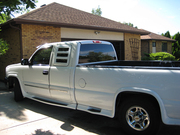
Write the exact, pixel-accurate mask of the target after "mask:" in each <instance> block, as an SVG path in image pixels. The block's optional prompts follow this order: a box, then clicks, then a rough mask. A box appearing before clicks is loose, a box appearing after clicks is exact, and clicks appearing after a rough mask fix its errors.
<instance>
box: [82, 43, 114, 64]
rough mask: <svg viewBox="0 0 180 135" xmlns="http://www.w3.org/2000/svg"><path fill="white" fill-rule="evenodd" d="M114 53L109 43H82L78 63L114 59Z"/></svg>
mask: <svg viewBox="0 0 180 135" xmlns="http://www.w3.org/2000/svg"><path fill="white" fill-rule="evenodd" d="M115 59H116V55H115V52H114V49H113V47H112V46H111V45H106V44H83V45H81V48H80V55H79V63H89V62H98V61H107V60H115Z"/></svg>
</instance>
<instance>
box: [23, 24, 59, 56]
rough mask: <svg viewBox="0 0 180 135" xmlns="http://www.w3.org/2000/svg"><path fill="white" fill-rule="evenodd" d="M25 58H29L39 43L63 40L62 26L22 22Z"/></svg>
mask: <svg viewBox="0 0 180 135" xmlns="http://www.w3.org/2000/svg"><path fill="white" fill-rule="evenodd" d="M21 27H22V49H23V58H29V57H30V56H31V55H32V54H33V52H34V51H35V50H36V49H37V48H36V47H37V46H38V45H42V44H44V43H50V42H60V41H61V30H60V27H53V26H43V25H29V24H22V26H21Z"/></svg>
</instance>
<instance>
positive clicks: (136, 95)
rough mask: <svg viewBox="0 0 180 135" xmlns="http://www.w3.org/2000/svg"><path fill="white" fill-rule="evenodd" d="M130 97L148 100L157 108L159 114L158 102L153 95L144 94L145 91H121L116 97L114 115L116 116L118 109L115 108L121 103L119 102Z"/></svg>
mask: <svg viewBox="0 0 180 135" xmlns="http://www.w3.org/2000/svg"><path fill="white" fill-rule="evenodd" d="M132 98H137V99H140V100H146V101H150V102H151V103H153V105H155V107H156V108H157V111H158V112H159V114H160V115H161V113H160V106H159V103H158V101H157V99H156V98H155V97H153V96H152V95H150V94H146V93H140V92H122V93H119V95H118V96H117V98H116V108H115V109H116V111H115V117H116V116H117V115H116V114H117V111H118V109H117V108H118V107H119V106H120V105H121V103H123V101H124V100H127V99H132Z"/></svg>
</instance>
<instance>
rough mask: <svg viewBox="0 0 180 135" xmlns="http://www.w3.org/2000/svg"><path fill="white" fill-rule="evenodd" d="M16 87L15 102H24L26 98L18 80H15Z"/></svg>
mask: <svg viewBox="0 0 180 135" xmlns="http://www.w3.org/2000/svg"><path fill="white" fill-rule="evenodd" d="M14 85H15V86H14V100H15V101H16V102H18V101H22V100H23V99H24V97H23V95H22V91H21V87H20V84H19V81H18V80H17V79H14Z"/></svg>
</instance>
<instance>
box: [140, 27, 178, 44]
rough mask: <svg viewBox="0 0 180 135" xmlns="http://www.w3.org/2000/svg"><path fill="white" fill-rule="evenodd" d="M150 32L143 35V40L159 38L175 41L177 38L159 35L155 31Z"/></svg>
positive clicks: (160, 39)
mask: <svg viewBox="0 0 180 135" xmlns="http://www.w3.org/2000/svg"><path fill="white" fill-rule="evenodd" d="M144 31H146V30H144ZM149 33H150V34H148V35H142V36H141V40H159V41H171V42H175V41H176V40H174V39H171V38H168V37H165V36H162V35H158V34H155V33H153V32H149Z"/></svg>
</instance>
